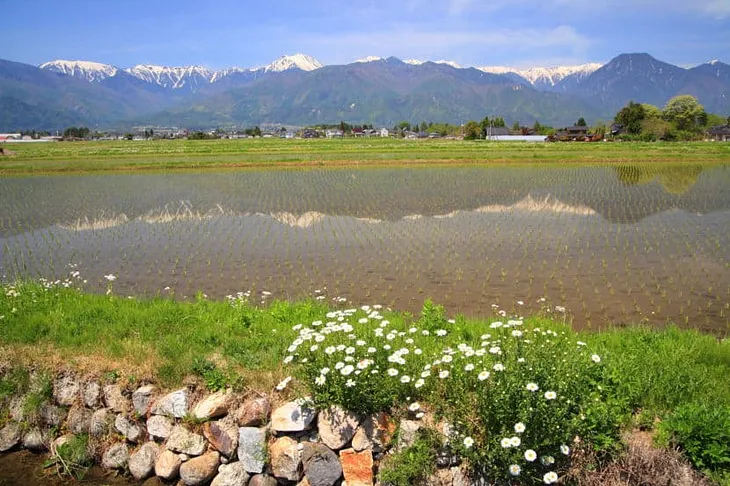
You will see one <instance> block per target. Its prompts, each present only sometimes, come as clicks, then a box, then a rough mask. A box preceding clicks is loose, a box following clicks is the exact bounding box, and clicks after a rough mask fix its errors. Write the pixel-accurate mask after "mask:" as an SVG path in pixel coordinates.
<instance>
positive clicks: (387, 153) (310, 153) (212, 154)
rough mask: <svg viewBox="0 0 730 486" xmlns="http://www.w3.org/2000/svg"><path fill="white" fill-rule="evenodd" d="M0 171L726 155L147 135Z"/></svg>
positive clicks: (643, 148) (31, 152) (32, 153)
mask: <svg viewBox="0 0 730 486" xmlns="http://www.w3.org/2000/svg"><path fill="white" fill-rule="evenodd" d="M12 149H13V151H14V152H16V154H15V155H13V156H9V157H8V156H6V157H2V158H0V174H28V173H35V172H40V173H47V172H96V171H105V170H162V169H165V170H166V169H201V168H226V167H268V166H305V167H306V166H322V165H333V166H336V165H362V164H369V165H380V164H392V163H398V164H446V163H487V162H488V163H555V162H560V163H580V164H596V163H624V162H640V161H647V162H682V163H690V162H694V163H698V162H727V161H730V144H722V143H708V142H695V143H634V142H631V143H593V144H587V143H540V144H533V143H503V142H484V141H460V140H400V139H345V140H315V139H312V140H280V139H241V140H149V141H94V142H60V143H36V144H14V145H12Z"/></svg>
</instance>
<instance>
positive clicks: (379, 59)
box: [355, 56, 383, 62]
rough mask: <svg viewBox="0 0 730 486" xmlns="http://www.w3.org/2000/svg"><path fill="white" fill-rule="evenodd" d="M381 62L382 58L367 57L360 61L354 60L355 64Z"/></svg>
mask: <svg viewBox="0 0 730 486" xmlns="http://www.w3.org/2000/svg"><path fill="white" fill-rule="evenodd" d="M382 60H383V58H382V57H378V56H367V57H363V58H362V59H357V60H355V62H375V61H382Z"/></svg>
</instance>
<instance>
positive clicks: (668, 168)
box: [613, 164, 702, 195]
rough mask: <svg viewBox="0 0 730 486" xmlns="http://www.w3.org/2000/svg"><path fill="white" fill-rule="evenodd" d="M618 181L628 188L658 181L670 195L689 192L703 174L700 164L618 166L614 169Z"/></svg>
mask: <svg viewBox="0 0 730 486" xmlns="http://www.w3.org/2000/svg"><path fill="white" fill-rule="evenodd" d="M613 170H614V171H615V172H616V175H617V176H618V179H619V180H620V181H621V182H622V183H623V184H625V185H627V186H633V185H637V184H648V183H650V182H653V181H655V180H656V181H657V182H658V183H659V184H660V185H661V186H662V187H663V188H664V190H665V191H667V192H668V193H669V194H674V195H681V194H684V193H685V192H687V191H688V190H689V189H690V188H691V187H692V186H693V185H695V183H696V182H697V178H698V177H699V175H700V173H701V172H702V166H701V165H699V164H686V165H679V164H676V165H675V164H672V165H657V164H650V165H633V164H628V165H617V166H614V167H613Z"/></svg>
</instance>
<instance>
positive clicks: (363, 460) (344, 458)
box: [340, 449, 373, 486]
mask: <svg viewBox="0 0 730 486" xmlns="http://www.w3.org/2000/svg"><path fill="white" fill-rule="evenodd" d="M340 462H341V463H342V474H343V475H344V476H345V481H347V486H372V484H373V453H372V452H370V451H369V450H365V451H362V452H357V451H355V449H345V450H342V451H340Z"/></svg>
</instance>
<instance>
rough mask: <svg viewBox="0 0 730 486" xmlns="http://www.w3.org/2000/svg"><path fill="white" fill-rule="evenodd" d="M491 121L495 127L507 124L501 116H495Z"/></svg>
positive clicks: (502, 126)
mask: <svg viewBox="0 0 730 486" xmlns="http://www.w3.org/2000/svg"><path fill="white" fill-rule="evenodd" d="M492 122H493V123H494V126H495V127H499V128H504V127H506V126H507V124H506V123H505V122H504V118H502V117H501V116H500V117H498V118H495V119H494V120H492Z"/></svg>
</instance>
